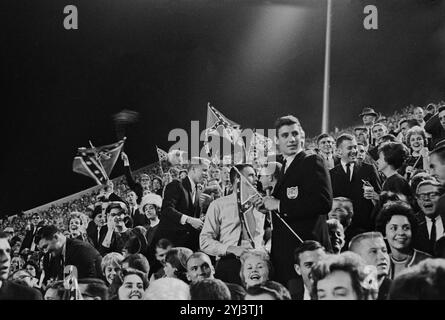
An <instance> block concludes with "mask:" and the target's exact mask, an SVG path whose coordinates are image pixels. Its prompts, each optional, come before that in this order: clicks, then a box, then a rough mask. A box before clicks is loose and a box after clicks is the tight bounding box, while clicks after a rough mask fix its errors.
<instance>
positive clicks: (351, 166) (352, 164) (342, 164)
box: [340, 160, 355, 181]
mask: <svg viewBox="0 0 445 320" xmlns="http://www.w3.org/2000/svg"><path fill="white" fill-rule="evenodd" d="M340 162H341V166H342V168H343V170H344V171H345V173H347V172H348V169H347V168H346V162H344V161H343V160H341V161H340ZM349 163H350V165H349V168H350V170H351V175H350V176H349V181H351V180H352V173H353V172H354V165H355V163H354V162H349Z"/></svg>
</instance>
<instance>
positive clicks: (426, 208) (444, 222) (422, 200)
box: [414, 180, 445, 254]
mask: <svg viewBox="0 0 445 320" xmlns="http://www.w3.org/2000/svg"><path fill="white" fill-rule="evenodd" d="M440 191H441V186H440V184H439V183H438V182H436V181H435V180H425V181H422V182H421V183H419V184H418V186H417V189H416V199H417V204H418V205H419V208H420V211H418V212H417V213H416V218H417V223H418V225H417V235H416V236H415V238H414V246H415V248H416V249H418V250H421V251H424V252H427V253H429V254H433V253H434V247H435V244H436V241H437V240H439V239H440V238H441V237H443V236H444V231H445V219H443V217H442V216H443V213H442V214H439V211H438V210H437V207H438V203H439V199H440V194H441V192H440Z"/></svg>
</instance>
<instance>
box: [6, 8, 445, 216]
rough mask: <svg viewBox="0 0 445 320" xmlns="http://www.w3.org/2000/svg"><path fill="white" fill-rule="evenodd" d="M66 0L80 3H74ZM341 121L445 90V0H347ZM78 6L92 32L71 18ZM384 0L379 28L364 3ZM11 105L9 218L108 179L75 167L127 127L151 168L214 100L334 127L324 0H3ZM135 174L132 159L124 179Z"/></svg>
mask: <svg viewBox="0 0 445 320" xmlns="http://www.w3.org/2000/svg"><path fill="white" fill-rule="evenodd" d="M65 2H66V3H65ZM333 2H334V4H333V16H332V23H333V25H332V47H331V48H332V49H331V50H332V52H331V54H332V55H331V90H330V104H331V111H330V129H333V128H334V127H335V126H337V127H340V128H341V127H345V126H349V125H353V124H355V123H357V121H359V118H358V114H359V113H360V111H361V109H362V108H363V107H364V106H367V105H373V106H375V108H376V109H377V110H378V111H381V112H384V113H386V114H389V113H392V111H393V110H397V109H401V108H403V107H404V106H406V105H408V104H414V105H422V106H425V105H426V104H427V103H429V102H432V101H435V102H437V101H439V100H445V19H444V17H445V2H444V1H439V0H436V1H431V0H429V1H427V0H378V1H376V0H374V1H371V0H367V1H364V0H363V1H362V0H334V1H333ZM69 4H73V5H76V6H77V8H78V10H79V29H78V30H65V29H64V28H63V19H64V17H65V15H64V14H63V8H64V7H65V6H66V5H69ZM368 4H374V5H376V6H377V8H378V13H379V16H378V24H379V29H378V30H370V31H368V30H365V29H364V27H363V19H364V17H365V14H364V13H363V8H364V7H365V6H366V5H368ZM0 6H2V7H3V8H1V11H0V19H1V21H2V28H1V41H2V42H1V43H2V49H1V53H0V54H1V66H2V72H1V74H2V77H3V80H4V81H3V90H2V91H3V94H2V97H3V99H2V100H3V103H2V111H3V114H2V117H1V129H0V130H2V137H3V140H2V142H3V152H2V156H1V157H0V158H1V162H0V164H1V168H2V171H1V176H2V177H3V183H2V190H3V191H2V192H1V193H0V215H5V214H7V215H10V214H15V213H17V212H19V211H20V210H28V209H31V208H33V207H36V206H38V205H42V204H44V203H47V202H49V201H52V200H56V199H59V198H61V197H64V196H67V195H69V194H72V193H74V192H78V191H80V190H83V189H86V188H88V187H91V186H93V185H94V181H93V180H92V179H89V178H87V177H84V176H81V175H79V174H75V173H74V172H72V160H73V157H74V155H75V153H76V150H77V147H81V146H87V145H88V140H92V141H93V142H94V144H95V145H101V144H108V143H113V142H115V140H116V133H115V128H114V124H113V121H112V118H111V117H112V115H113V114H114V113H116V112H119V111H120V110H122V109H124V108H127V109H131V110H135V111H138V112H139V114H140V120H139V122H138V123H137V124H135V125H132V126H131V127H129V128H128V129H127V134H126V135H127V138H128V140H127V143H126V147H125V148H126V152H127V154H128V155H129V157H130V161H131V164H132V167H133V168H134V169H137V168H139V167H141V166H144V165H147V164H149V163H152V162H154V161H156V160H157V157H156V153H155V149H154V145H155V144H157V145H158V146H159V147H161V148H163V149H168V148H169V147H170V146H171V145H172V144H173V142H169V141H168V139H167V137H168V133H169V131H170V130H172V129H174V128H184V129H186V130H187V131H189V130H190V121H191V120H199V121H200V124H201V125H200V130H203V129H204V127H205V119H206V105H207V102H209V101H210V102H211V103H212V104H213V105H214V106H215V107H216V108H217V109H219V110H220V111H221V112H222V113H224V114H225V115H226V116H227V117H228V118H230V119H232V120H234V121H236V122H237V123H239V124H241V126H242V127H251V128H252V127H255V128H269V127H271V126H272V124H273V122H274V120H275V119H276V118H277V117H279V116H281V115H284V114H289V113H291V114H294V115H296V116H297V117H299V118H300V120H301V122H302V125H303V127H304V128H305V130H306V132H307V135H309V136H314V135H316V134H318V133H320V132H319V130H320V128H321V110H322V100H323V70H324V49H325V24H326V13H325V12H326V5H325V2H324V1H321V0H320V1H308V0H306V1H299V0H295V1H291V0H288V1H242V0H239V1H234V0H231V1H216V0H215V1H211V0H195V1H191V0H178V1H167V0H163V1H160V0H158V1H149V0H125V1H123V0H88V1H86V0H84V1H73V0H70V1H61V0H45V1H17V0H15V1H2V4H1V5H0ZM120 174H122V164H121V162H120V161H119V162H118V163H117V165H116V167H115V170H114V171H113V174H112V177H116V176H118V175H120Z"/></svg>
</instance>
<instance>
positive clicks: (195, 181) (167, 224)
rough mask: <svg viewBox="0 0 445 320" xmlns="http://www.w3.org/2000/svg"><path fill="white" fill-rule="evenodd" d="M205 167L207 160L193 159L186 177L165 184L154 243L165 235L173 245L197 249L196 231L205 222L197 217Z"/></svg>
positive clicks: (207, 167) (207, 163)
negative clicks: (200, 185)
mask: <svg viewBox="0 0 445 320" xmlns="http://www.w3.org/2000/svg"><path fill="white" fill-rule="evenodd" d="M208 170H209V161H208V160H207V159H204V158H192V159H191V164H190V166H189V169H188V175H187V177H186V178H185V179H183V180H182V181H179V180H173V181H172V182H170V183H169V184H168V185H167V187H166V188H165V192H164V200H163V201H162V209H161V216H160V222H159V227H158V230H157V231H156V234H155V237H154V241H153V243H156V242H157V241H158V240H159V239H162V238H165V239H168V240H170V241H171V242H172V243H173V246H175V247H186V248H189V249H191V250H193V251H197V250H199V233H200V231H201V229H202V226H203V224H204V222H203V221H202V220H201V219H200V214H201V209H200V206H199V193H200V191H199V188H198V185H199V184H200V183H202V182H203V180H204V179H205V178H207V174H208Z"/></svg>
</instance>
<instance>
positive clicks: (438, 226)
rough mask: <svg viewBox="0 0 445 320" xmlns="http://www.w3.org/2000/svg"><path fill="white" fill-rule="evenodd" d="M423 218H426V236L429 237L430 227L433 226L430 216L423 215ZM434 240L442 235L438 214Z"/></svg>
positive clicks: (440, 218)
mask: <svg viewBox="0 0 445 320" xmlns="http://www.w3.org/2000/svg"><path fill="white" fill-rule="evenodd" d="M425 220H426V227H427V229H428V238H430V237H431V227H432V226H433V221H431V218H428V217H427V216H425ZM435 224H436V240H439V239H440V238H441V237H443V235H444V234H443V232H444V230H443V223H442V217H441V216H440V215H438V216H437V217H436V223H435Z"/></svg>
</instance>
